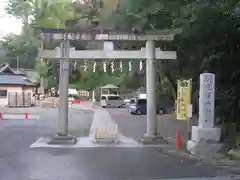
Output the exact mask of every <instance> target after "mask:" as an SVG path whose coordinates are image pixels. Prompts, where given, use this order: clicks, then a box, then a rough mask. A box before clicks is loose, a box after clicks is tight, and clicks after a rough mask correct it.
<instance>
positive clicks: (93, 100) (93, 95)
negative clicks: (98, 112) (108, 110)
mask: <svg viewBox="0 0 240 180" xmlns="http://www.w3.org/2000/svg"><path fill="white" fill-rule="evenodd" d="M95 101H96V99H95V90H93V91H92V102H93V103H95Z"/></svg>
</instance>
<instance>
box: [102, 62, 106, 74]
mask: <svg viewBox="0 0 240 180" xmlns="http://www.w3.org/2000/svg"><path fill="white" fill-rule="evenodd" d="M103 72H107V63H106V62H104V63H103Z"/></svg>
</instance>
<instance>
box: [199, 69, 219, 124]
mask: <svg viewBox="0 0 240 180" xmlns="http://www.w3.org/2000/svg"><path fill="white" fill-rule="evenodd" d="M214 101H215V75H214V74H211V73H204V74H201V75H200V92H199V126H200V127H202V128H212V127H214Z"/></svg>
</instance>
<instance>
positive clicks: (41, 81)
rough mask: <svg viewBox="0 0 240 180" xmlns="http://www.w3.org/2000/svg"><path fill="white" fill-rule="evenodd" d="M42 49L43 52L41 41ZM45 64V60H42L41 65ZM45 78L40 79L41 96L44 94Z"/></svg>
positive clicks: (41, 46)
mask: <svg viewBox="0 0 240 180" xmlns="http://www.w3.org/2000/svg"><path fill="white" fill-rule="evenodd" d="M40 49H41V50H42V49H43V41H41V45H40ZM43 62H44V59H43V58H41V63H43ZM43 85H44V78H43V77H42V76H41V77H40V93H41V94H44V86H43Z"/></svg>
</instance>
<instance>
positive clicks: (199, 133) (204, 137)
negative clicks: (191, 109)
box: [187, 73, 221, 156]
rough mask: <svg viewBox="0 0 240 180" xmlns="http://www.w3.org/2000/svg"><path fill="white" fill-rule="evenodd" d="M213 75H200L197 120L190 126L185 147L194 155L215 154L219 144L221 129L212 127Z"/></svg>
mask: <svg viewBox="0 0 240 180" xmlns="http://www.w3.org/2000/svg"><path fill="white" fill-rule="evenodd" d="M214 100H215V75H214V74H211V73H203V74H201V75H200V93H199V122H198V126H193V127H192V138H191V140H189V141H188V143H187V149H188V150H189V151H190V152H191V153H192V154H195V155H204V156H206V155H207V156H211V155H213V154H215V153H216V152H217V151H218V150H219V148H220V147H221V144H219V141H220V136H221V129H220V128H216V127H214Z"/></svg>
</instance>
